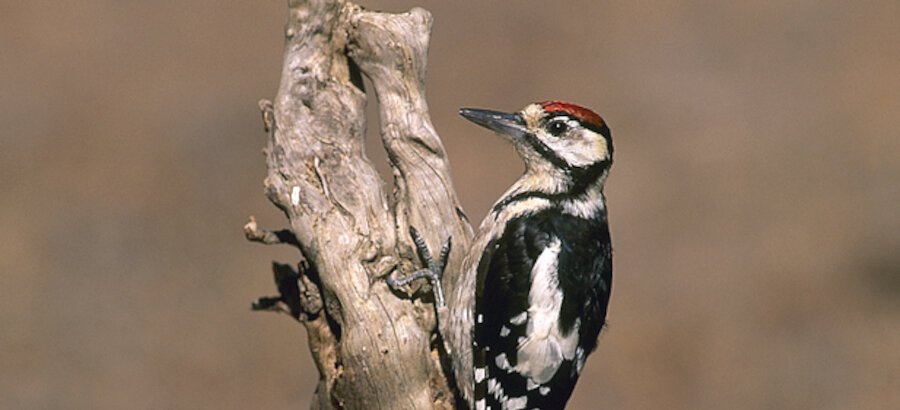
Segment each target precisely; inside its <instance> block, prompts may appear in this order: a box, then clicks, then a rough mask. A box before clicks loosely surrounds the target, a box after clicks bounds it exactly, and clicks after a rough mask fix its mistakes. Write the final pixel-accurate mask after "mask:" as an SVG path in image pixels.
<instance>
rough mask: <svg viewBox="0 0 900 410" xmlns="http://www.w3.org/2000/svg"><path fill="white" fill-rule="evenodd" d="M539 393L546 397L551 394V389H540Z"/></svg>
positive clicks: (545, 387)
mask: <svg viewBox="0 0 900 410" xmlns="http://www.w3.org/2000/svg"><path fill="white" fill-rule="evenodd" d="M538 393H541V396H546V395H548V394H550V388H549V387H547V386H544V387H541V388H540V389H538Z"/></svg>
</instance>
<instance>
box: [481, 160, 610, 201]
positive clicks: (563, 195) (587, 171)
mask: <svg viewBox="0 0 900 410" xmlns="http://www.w3.org/2000/svg"><path fill="white" fill-rule="evenodd" d="M610 165H612V161H611V160H603V161H600V162H595V163H593V164H591V165H589V166H587V167H569V168H570V169H572V170H573V171H570V175H571V176H572V180H573V184H572V186H571V187H569V188H568V189H566V190H565V191H563V192H560V193H557V194H548V193H546V192H541V191H525V192H520V193H518V194H515V195H513V196H511V197H509V198H506V199H504V200H502V201H500V202H498V203H497V205H494V208H493V209H492V211H493V212H500V211H501V210H502V209H503V208H505V207H506V206H507V205H509V204H511V203H513V202H518V201H522V200H526V199H529V198H543V199H546V200H548V201H550V202H559V201H563V200H566V199H572V198H577V197H579V196H581V195H584V193H585V192H587V190H588V188H589V187H590V186H591V185H592V184H593V183H594V182H596V181H597V179H598V178H600V175H602V174H603V172H604V171H606V170H607V169H609V167H610Z"/></svg>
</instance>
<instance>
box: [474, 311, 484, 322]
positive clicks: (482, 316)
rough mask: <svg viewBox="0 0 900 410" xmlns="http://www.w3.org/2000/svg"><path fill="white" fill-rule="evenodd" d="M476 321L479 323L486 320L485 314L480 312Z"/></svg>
mask: <svg viewBox="0 0 900 410" xmlns="http://www.w3.org/2000/svg"><path fill="white" fill-rule="evenodd" d="M475 321H476V322H478V323H482V322H484V315H482V314H481V313H479V314H478V318H477V319H476V320H475Z"/></svg>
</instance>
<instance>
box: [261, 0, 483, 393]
mask: <svg viewBox="0 0 900 410" xmlns="http://www.w3.org/2000/svg"><path fill="white" fill-rule="evenodd" d="M288 6H289V18H288V22H287V25H286V27H285V36H286V43H285V52H284V66H283V70H282V76H281V83H280V85H279V88H278V93H277V95H276V97H275V100H274V103H269V102H266V101H264V102H262V103H261V104H260V108H261V109H262V111H263V119H264V121H265V125H266V129H267V131H268V132H269V141H268V145H267V147H266V150H265V152H266V162H267V166H268V176H267V177H266V179H265V187H266V193H267V195H268V197H269V199H270V200H271V201H272V202H273V203H274V204H275V205H276V206H278V207H279V208H280V209H282V210H283V211H284V212H285V214H286V216H287V218H288V221H289V223H290V228H289V231H290V232H286V231H278V232H269V231H264V230H260V229H259V228H258V227H257V226H256V223H255V221H252V220H251V222H250V223H248V225H247V227H245V231H246V235H247V237H248V239H251V240H255V241H258V242H263V243H288V244H292V245H294V246H297V247H298V248H299V249H300V250H301V252H302V254H303V257H304V258H305V260H306V261H307V262H306V263H307V264H308V268H307V269H301V271H300V272H299V274H300V280H299V282H300V295H301V302H300V306H301V307H304V306H314V305H315V303H312V302H311V301H307V300H304V297H307V298H313V299H314V298H320V299H321V301H319V304H318V305H317V306H322V305H324V309H320V310H321V311H320V312H303V314H301V315H300V316H301V318H304V322H303V323H304V325H305V326H306V328H307V331H308V336H309V343H310V349H311V351H312V354H313V359H314V360H315V362H316V366H317V368H318V370H319V374H320V379H319V384H318V387H317V389H316V397H315V399H314V401H313V403H312V407H313V408H318V409H326V408H342V407H346V408H372V409H424V408H453V407H454V406H455V404H456V398H455V393H454V392H455V388H454V387H451V386H450V383H449V382H448V379H447V375H446V372H448V371H449V369H443V368H442V367H441V359H444V360H446V359H448V358H447V357H443V358H442V357H440V356H441V355H446V354H447V352H445V351H444V350H442V349H441V348H440V344H439V343H437V341H436V339H435V335H436V325H437V324H436V319H435V311H434V308H433V306H432V304H431V299H430V297H429V294H428V293H425V292H420V293H418V294H416V295H415V296H416V297H413V298H408V297H407V296H408V295H404V294H402V293H399V292H397V291H392V290H391V289H389V288H388V287H387V285H386V284H385V281H384V277H385V276H386V275H388V274H392V273H393V274H397V273H399V274H403V273H409V272H412V271H413V270H415V269H416V268H419V267H421V261H419V260H418V258H417V256H416V253H415V251H414V247H413V244H412V241H411V239H410V238H409V236H408V234H407V230H408V227H409V226H410V225H412V226H415V227H416V228H418V230H419V231H420V232H422V235H423V236H424V238H425V241H426V243H427V244H428V245H429V247H430V248H431V249H434V250H435V251H436V250H437V249H440V246H441V245H442V244H443V242H444V241H445V240H446V239H447V238H448V237H450V236H452V237H453V241H454V249H456V250H455V251H454V252H452V253H451V254H450V262H449V266H448V269H447V272H446V274H445V276H444V280H443V283H444V286H445V288H446V289H453V288H454V286H455V284H456V279H457V274H458V272H459V266H460V263H461V261H462V258H463V256H464V252H465V249H467V248H468V245H469V242H470V240H471V237H472V230H471V228H470V226H469V224H468V222H467V221H466V219H465V217H464V216H463V213H462V211H461V207H460V205H459V201H458V199H457V197H456V193H455V192H454V190H453V185H452V182H451V179H450V170H449V168H450V167H449V162H448V160H447V157H446V154H445V151H444V147H443V145H442V144H441V141H440V139H439V137H438V135H437V133H436V132H435V130H434V128H433V127H432V125H431V120H430V118H429V115H428V106H427V104H426V102H425V68H426V54H427V50H428V42H429V35H430V31H431V22H432V20H431V16H430V14H429V13H428V12H427V11H425V10H423V9H418V8H417V9H413V10H411V11H410V12H408V13H403V14H389V13H377V12H370V11H365V10H362V9H361V8H360V7H358V6H356V5H353V4H351V3H347V2H344V1H335V0H311V1H297V0H290V1H289V2H288ZM361 75H365V76H366V77H368V78H369V79H370V80H371V81H372V84H373V85H374V89H375V90H374V91H375V94H376V96H377V99H378V104H379V113H380V120H381V137H382V141H383V143H384V147H385V149H386V151H387V153H388V158H389V159H390V164H391V167H392V170H393V176H394V181H393V189H392V191H391V194H390V195H387V194H386V192H385V189H384V185H385V184H384V182H383V181H382V180H381V179H380V177H379V176H378V174H377V172H376V171H375V169H374V167H373V166H372V164H371V162H370V161H369V160H368V159H367V158H366V156H365V153H364V150H363V137H364V134H365V125H366V119H365V115H364V107H365V103H366V93H365V92H364V90H363V86H362V84H363V83H362V78H361ZM289 233H292V234H293V235H290V234H289ZM301 267H302V266H301ZM394 272H395V273H394ZM418 296H423V297H421V298H420V297H418ZM304 309H307V308H304ZM445 314H446V312H442V315H445Z"/></svg>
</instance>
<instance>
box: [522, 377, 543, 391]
mask: <svg viewBox="0 0 900 410" xmlns="http://www.w3.org/2000/svg"><path fill="white" fill-rule="evenodd" d="M540 386H541V385H540V384H537V383H535V382H534V380H531V378H528V379H527V380H525V388H526V389H528V390H534V389H536V388H538V387H540Z"/></svg>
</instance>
